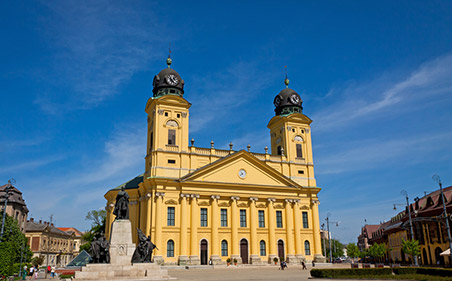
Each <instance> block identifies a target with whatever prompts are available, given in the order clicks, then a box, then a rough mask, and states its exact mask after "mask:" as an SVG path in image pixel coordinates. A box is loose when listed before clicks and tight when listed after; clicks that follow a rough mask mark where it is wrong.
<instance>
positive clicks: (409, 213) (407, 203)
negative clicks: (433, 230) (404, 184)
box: [400, 190, 419, 266]
mask: <svg viewBox="0 0 452 281" xmlns="http://www.w3.org/2000/svg"><path fill="white" fill-rule="evenodd" d="M400 194H402V195H403V196H405V198H406V207H407V208H408V217H409V220H410V235H411V241H413V240H414V233H413V223H412V221H411V208H410V203H409V200H408V192H406V190H402V191H400ZM413 258H414V265H415V266H418V265H419V264H418V262H417V256H416V255H415V256H414V257H413Z"/></svg>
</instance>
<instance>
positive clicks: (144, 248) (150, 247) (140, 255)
mask: <svg viewBox="0 0 452 281" xmlns="http://www.w3.org/2000/svg"><path fill="white" fill-rule="evenodd" d="M137 232H138V240H139V243H138V245H137V247H136V248H135V252H134V253H133V256H132V263H145V262H151V258H152V251H154V249H155V248H157V247H156V246H155V245H154V244H153V243H152V242H151V237H146V235H144V233H143V232H142V231H141V229H139V228H137Z"/></svg>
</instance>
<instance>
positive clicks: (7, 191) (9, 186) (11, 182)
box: [0, 179, 16, 242]
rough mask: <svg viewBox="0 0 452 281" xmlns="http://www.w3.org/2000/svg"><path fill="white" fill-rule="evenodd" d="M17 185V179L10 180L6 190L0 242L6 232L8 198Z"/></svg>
mask: <svg viewBox="0 0 452 281" xmlns="http://www.w3.org/2000/svg"><path fill="white" fill-rule="evenodd" d="M15 183H16V180H15V179H9V180H8V186H7V187H6V188H5V206H4V207H3V220H2V230H1V233H0V242H1V241H2V239H3V232H4V230H5V219H6V207H7V205H8V198H9V195H10V191H11V189H12V187H13V184H15Z"/></svg>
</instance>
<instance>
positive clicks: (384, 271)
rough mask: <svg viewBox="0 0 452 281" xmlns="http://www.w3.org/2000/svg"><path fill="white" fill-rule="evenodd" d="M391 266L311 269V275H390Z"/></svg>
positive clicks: (318, 276) (329, 276)
mask: <svg viewBox="0 0 452 281" xmlns="http://www.w3.org/2000/svg"><path fill="white" fill-rule="evenodd" d="M390 274H392V269H391V268H344V269H342V268H341V269H311V276H312V277H316V278H335V277H341V276H368V275H390Z"/></svg>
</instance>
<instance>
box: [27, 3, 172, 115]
mask: <svg viewBox="0 0 452 281" xmlns="http://www.w3.org/2000/svg"><path fill="white" fill-rule="evenodd" d="M43 4H44V5H46V6H47V7H48V8H49V10H50V11H51V13H50V16H48V17H47V20H46V21H44V20H43V21H42V22H41V23H42V26H41V28H42V29H43V31H44V32H43V33H44V34H46V35H47V39H48V40H49V45H51V46H54V47H55V50H54V55H53V57H52V59H51V62H52V63H53V64H54V69H52V73H54V72H56V73H58V74H57V75H56V76H55V75H54V74H53V75H52V76H49V77H47V80H48V82H50V83H51V84H54V85H57V87H56V88H57V89H56V90H53V91H52V93H50V91H47V90H43V93H40V95H39V97H38V98H37V99H36V100H35V102H36V103H37V104H39V105H40V106H41V109H42V110H44V111H45V112H47V113H58V112H59V110H60V109H59V108H60V107H61V105H66V106H65V107H64V108H65V110H67V109H68V108H69V109H80V108H82V109H83V108H91V107H93V106H96V105H98V104H99V103H100V102H102V101H104V100H105V99H107V98H109V97H110V96H112V95H115V94H117V88H118V86H119V85H121V84H122V83H124V82H126V81H128V80H129V79H130V78H131V77H132V75H133V74H134V73H136V72H137V71H141V70H144V69H145V68H146V67H148V66H149V64H150V61H151V60H152V59H153V58H156V57H157V56H158V57H159V58H164V55H163V52H162V51H164V50H166V46H167V44H168V41H167V37H166V36H167V34H168V33H166V32H165V29H166V27H165V26H164V25H162V24H158V22H157V21H158V17H157V15H155V14H152V12H151V11H149V9H144V7H141V4H139V3H135V5H129V3H128V2H124V3H121V2H111V1H103V0H101V1H61V2H44V3H43ZM146 4H147V3H142V5H146ZM171 40H172V41H173V42H174V40H176V38H174V37H172V38H171ZM164 46H165V47H164ZM162 62H163V59H162ZM61 81H64V82H61Z"/></svg>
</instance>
